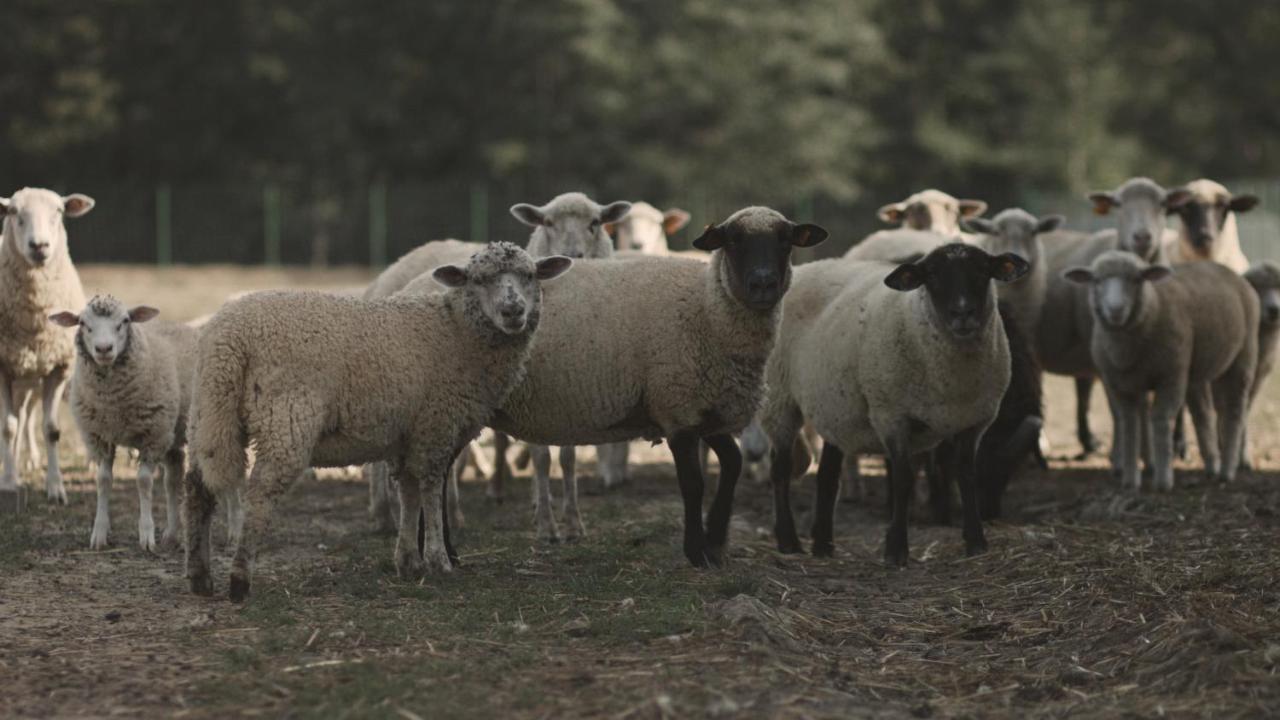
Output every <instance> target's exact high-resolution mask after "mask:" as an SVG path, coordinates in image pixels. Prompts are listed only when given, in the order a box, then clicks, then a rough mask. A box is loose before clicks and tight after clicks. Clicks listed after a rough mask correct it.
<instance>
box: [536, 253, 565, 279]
mask: <svg viewBox="0 0 1280 720" xmlns="http://www.w3.org/2000/svg"><path fill="white" fill-rule="evenodd" d="M572 265H573V261H572V260H570V259H569V258H567V257H565V256H563V255H548V256H547V257H544V258H542V259H541V260H539V261H538V262H537V263H536V264H535V267H537V271H536V272H535V273H534V274H535V275H536V276H537V278H538V279H539V280H550V279H551V278H554V277H559V276H560V275H562V274H564V271H565V270H568V269H569V267H570V266H572Z"/></svg>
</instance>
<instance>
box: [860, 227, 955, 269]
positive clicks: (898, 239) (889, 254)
mask: <svg viewBox="0 0 1280 720" xmlns="http://www.w3.org/2000/svg"><path fill="white" fill-rule="evenodd" d="M957 240H961V241H964V240H966V239H965V238H962V237H960V236H959V235H958V234H952V235H949V236H948V235H943V234H941V233H939V232H937V231H934V230H913V229H910V228H898V229H895V230H877V231H876V232H873V233H871V234H870V235H868V236H866V237H865V238H863V239H862V240H861V241H860V242H859V243H858V244H857V245H854V246H853V247H851V248H849V251H848V252H846V253H845V254H844V259H845V260H881V261H885V262H892V261H894V260H898V259H901V258H908V257H911V256H912V255H928V254H929V253H931V252H933V251H934V250H936V249H937V248H939V247H942V246H943V245H946V244H947V243H949V242H954V241H957Z"/></svg>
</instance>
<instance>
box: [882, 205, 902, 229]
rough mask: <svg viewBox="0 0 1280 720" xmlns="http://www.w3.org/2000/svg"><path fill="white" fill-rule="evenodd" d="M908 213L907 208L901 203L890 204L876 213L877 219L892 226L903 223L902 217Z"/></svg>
mask: <svg viewBox="0 0 1280 720" xmlns="http://www.w3.org/2000/svg"><path fill="white" fill-rule="evenodd" d="M906 211H907V206H906V205H903V204H902V203H900V202H896V203H889V204H888V205H885V206H884V207H882V208H880V209H879V210H877V211H876V217H878V218H880V219H881V220H883V221H884V222H886V223H888V224H890V225H897V224H899V223H901V222H902V215H903V213H905V212H906Z"/></svg>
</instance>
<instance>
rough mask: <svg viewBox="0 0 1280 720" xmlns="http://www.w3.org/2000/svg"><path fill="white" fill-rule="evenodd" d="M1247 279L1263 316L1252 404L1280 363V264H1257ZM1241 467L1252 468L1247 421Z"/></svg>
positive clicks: (1251, 406)
mask: <svg viewBox="0 0 1280 720" xmlns="http://www.w3.org/2000/svg"><path fill="white" fill-rule="evenodd" d="M1244 279H1245V280H1246V281H1247V282H1248V283H1249V284H1250V285H1251V286H1253V290H1254V292H1255V293H1257V295H1258V303H1259V307H1260V310H1261V316H1260V320H1259V323H1258V367H1257V370H1256V371H1254V374H1253V387H1252V388H1250V389H1249V407H1250V408H1251V409H1252V408H1253V403H1254V401H1255V400H1256V399H1257V397H1258V391H1260V390H1261V389H1262V385H1263V383H1265V382H1266V381H1267V378H1268V377H1270V376H1271V371H1272V370H1273V369H1274V368H1275V363H1276V344H1277V341H1280V265H1277V264H1276V263H1274V262H1271V261H1269V260H1268V261H1265V262H1260V263H1254V265H1253V266H1252V267H1250V268H1249V270H1248V271H1247V272H1245V274H1244ZM1241 447H1242V455H1243V457H1242V458H1241V460H1240V463H1241V467H1243V468H1248V467H1250V456H1251V455H1252V453H1251V452H1250V447H1249V434H1248V428H1247V424H1246V429H1245V436H1244V440H1242V441H1241Z"/></svg>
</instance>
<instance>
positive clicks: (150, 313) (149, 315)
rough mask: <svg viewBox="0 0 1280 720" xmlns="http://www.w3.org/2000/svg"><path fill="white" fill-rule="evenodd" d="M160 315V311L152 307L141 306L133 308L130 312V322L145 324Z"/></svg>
mask: <svg viewBox="0 0 1280 720" xmlns="http://www.w3.org/2000/svg"><path fill="white" fill-rule="evenodd" d="M159 314H160V311H159V310H157V309H155V308H153V307H151V306H150V305H139V306H138V307H136V308H133V309H131V310H130V311H129V320H130V321H131V322H139V323H143V322H146V321H148V320H153V319H155V317H156V316H157V315H159Z"/></svg>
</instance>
